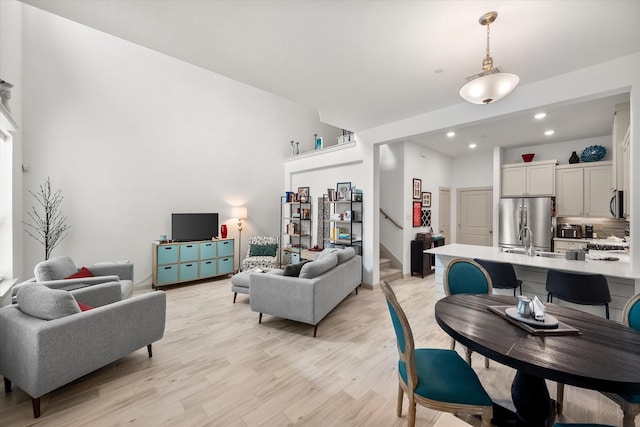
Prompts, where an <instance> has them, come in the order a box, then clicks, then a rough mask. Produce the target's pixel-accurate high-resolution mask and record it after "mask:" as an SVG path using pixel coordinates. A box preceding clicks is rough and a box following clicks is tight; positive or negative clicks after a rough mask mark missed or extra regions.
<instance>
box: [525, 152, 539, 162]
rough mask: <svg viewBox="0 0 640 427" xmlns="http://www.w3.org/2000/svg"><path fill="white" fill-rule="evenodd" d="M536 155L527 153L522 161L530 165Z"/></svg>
mask: <svg viewBox="0 0 640 427" xmlns="http://www.w3.org/2000/svg"><path fill="white" fill-rule="evenodd" d="M535 155H536V154H535V153H527V154H523V155H522V160H523V161H524V162H525V163H529V162H530V161H531V160H533V157H534V156H535Z"/></svg>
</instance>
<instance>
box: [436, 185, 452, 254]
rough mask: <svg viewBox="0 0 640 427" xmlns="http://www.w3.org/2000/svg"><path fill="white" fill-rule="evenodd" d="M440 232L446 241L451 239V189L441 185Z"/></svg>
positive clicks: (447, 242)
mask: <svg viewBox="0 0 640 427" xmlns="http://www.w3.org/2000/svg"><path fill="white" fill-rule="evenodd" d="M438 222H439V223H440V224H439V225H440V227H439V228H438V232H439V233H440V234H442V236H443V237H444V243H445V244H449V243H453V242H452V241H451V189H449V188H446V187H440V189H439V191H438Z"/></svg>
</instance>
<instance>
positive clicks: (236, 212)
mask: <svg viewBox="0 0 640 427" xmlns="http://www.w3.org/2000/svg"><path fill="white" fill-rule="evenodd" d="M231 218H238V219H246V218H247V208H246V207H244V206H233V207H232V208H231Z"/></svg>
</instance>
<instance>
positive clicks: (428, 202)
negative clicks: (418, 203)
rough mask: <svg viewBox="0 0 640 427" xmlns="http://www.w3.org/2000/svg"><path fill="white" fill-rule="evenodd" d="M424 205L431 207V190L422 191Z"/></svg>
mask: <svg viewBox="0 0 640 427" xmlns="http://www.w3.org/2000/svg"><path fill="white" fill-rule="evenodd" d="M422 207H424V208H430V207H431V192H428V191H423V192H422Z"/></svg>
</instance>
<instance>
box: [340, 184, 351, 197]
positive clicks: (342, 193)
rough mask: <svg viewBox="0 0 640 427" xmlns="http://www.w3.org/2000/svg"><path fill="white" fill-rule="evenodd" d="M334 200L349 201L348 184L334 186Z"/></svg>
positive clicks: (349, 185)
mask: <svg viewBox="0 0 640 427" xmlns="http://www.w3.org/2000/svg"><path fill="white" fill-rule="evenodd" d="M336 192H337V194H336V198H337V200H349V198H348V197H347V195H348V194H349V193H350V192H351V183H350V182H339V183H338V185H337V186H336Z"/></svg>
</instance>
